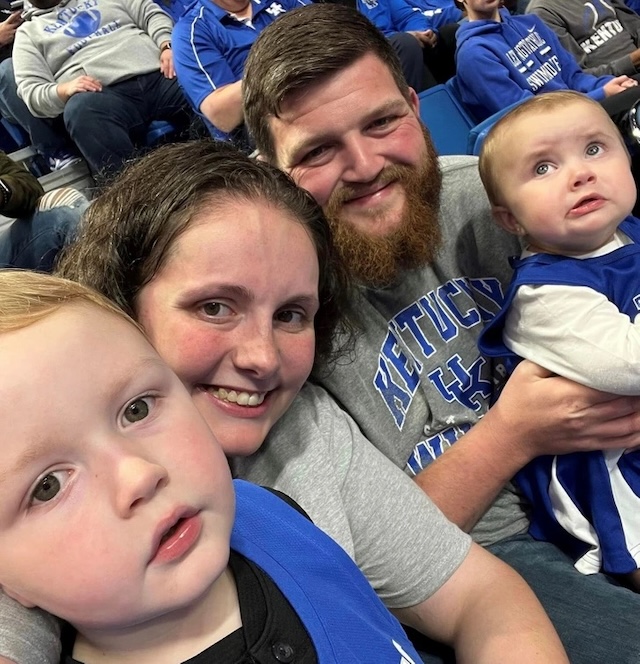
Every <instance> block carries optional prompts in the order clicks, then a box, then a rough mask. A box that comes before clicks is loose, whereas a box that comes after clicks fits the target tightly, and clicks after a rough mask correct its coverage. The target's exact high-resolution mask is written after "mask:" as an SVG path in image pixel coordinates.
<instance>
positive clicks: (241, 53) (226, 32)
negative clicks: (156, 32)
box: [172, 0, 309, 143]
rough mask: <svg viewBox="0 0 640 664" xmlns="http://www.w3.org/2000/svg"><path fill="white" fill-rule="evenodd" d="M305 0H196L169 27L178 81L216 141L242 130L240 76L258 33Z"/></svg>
mask: <svg viewBox="0 0 640 664" xmlns="http://www.w3.org/2000/svg"><path fill="white" fill-rule="evenodd" d="M308 2H309V0H272V1H269V0H267V1H266V2H259V1H258V0H216V1H215V2H213V0H196V2H195V3H194V4H193V6H192V7H191V8H190V9H189V11H187V12H186V13H185V14H184V15H183V16H182V17H181V18H180V19H179V21H178V23H177V24H176V26H175V27H174V29H173V35H172V44H173V58H174V65H175V69H176V74H177V76H178V81H179V83H180V85H181V87H182V90H183V91H184V94H185V96H186V97H187V99H188V100H189V103H190V104H191V106H192V108H193V109H194V110H195V111H196V112H197V113H199V114H200V115H201V116H202V117H203V119H204V121H205V124H206V125H207V128H208V129H209V132H210V133H211V134H212V135H213V136H214V137H216V138H221V139H227V138H236V139H237V140H238V141H239V142H240V143H243V142H245V141H244V136H243V132H242V124H243V113H242V94H241V85H242V72H243V69H244V63H245V60H246V59H247V56H248V55H249V49H250V48H251V45H252V44H253V42H254V41H255V40H256V38H257V37H258V35H259V34H260V32H262V30H263V29H264V28H265V27H266V26H267V25H269V24H270V23H273V21H275V19H276V18H277V17H278V16H279V15H280V14H283V13H285V12H287V11H289V10H291V9H294V8H296V7H300V6H301V5H305V4H308Z"/></svg>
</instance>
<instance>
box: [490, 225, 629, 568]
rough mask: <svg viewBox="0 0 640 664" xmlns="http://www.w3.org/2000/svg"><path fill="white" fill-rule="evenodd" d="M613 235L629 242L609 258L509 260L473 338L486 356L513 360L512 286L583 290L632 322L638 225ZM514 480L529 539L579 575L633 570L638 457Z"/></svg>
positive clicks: (557, 465) (595, 456)
mask: <svg viewBox="0 0 640 664" xmlns="http://www.w3.org/2000/svg"><path fill="white" fill-rule="evenodd" d="M619 228H620V230H621V231H622V232H623V233H624V234H625V235H626V236H627V237H629V238H630V239H631V240H632V244H627V245H625V246H623V247H621V248H619V249H616V250H615V251H612V252H610V253H608V254H605V255H602V256H597V257H594V258H584V259H580V258H571V257H567V256H551V255H549V254H535V255H533V256H529V257H527V258H524V259H517V260H515V261H514V270H515V274H514V277H513V280H512V282H511V284H510V286H509V289H508V291H507V294H506V296H505V303H504V306H503V308H502V309H501V311H500V312H499V313H498V315H497V316H496V317H495V318H494V319H493V320H492V321H491V323H490V324H489V325H488V326H487V327H486V328H485V330H484V331H483V333H482V334H481V336H480V340H479V346H480V349H481V351H482V352H483V353H484V354H485V355H488V356H491V357H499V356H504V357H511V358H512V360H514V361H516V362H517V359H518V358H517V357H516V356H515V355H514V354H513V353H511V351H509V349H508V348H507V347H506V346H505V345H504V343H503V341H502V332H503V329H504V325H505V321H506V316H507V312H508V310H509V307H510V306H511V303H512V302H513V298H514V296H515V293H516V291H517V289H518V287H519V286H522V285H525V284H526V285H544V284H553V285H567V286H586V287H588V288H591V289H593V290H595V291H597V292H599V293H603V294H604V295H605V296H606V297H607V299H609V301H611V302H613V303H614V304H615V305H616V306H617V307H618V309H619V310H620V311H621V312H622V313H625V314H627V315H628V316H629V317H630V318H631V320H634V319H635V318H636V317H637V316H638V313H639V312H640V281H639V279H638V274H639V271H640V221H639V220H638V219H635V218H634V217H628V218H627V219H625V220H624V221H623V222H622V224H621V225H620V227H619ZM516 480H517V482H518V484H519V486H520V488H521V489H522V491H523V492H524V494H525V495H526V497H527V498H528V499H529V500H530V501H531V504H532V514H531V528H530V532H531V534H532V535H533V536H534V537H536V538H538V539H543V540H548V541H551V542H553V543H554V544H556V545H557V546H559V547H560V548H562V549H563V550H564V551H565V552H566V553H567V554H569V555H570V556H572V557H573V559H574V560H575V561H576V563H575V564H576V568H577V569H578V570H580V571H581V572H584V573H585V574H592V573H595V572H599V571H600V570H603V571H605V572H608V573H610V574H625V573H628V572H631V571H633V570H636V569H638V568H639V567H640V520H638V518H637V515H638V511H639V510H640V453H639V452H630V453H626V452H625V450H622V449H619V450H612V451H608V452H600V451H598V452H576V453H574V454H565V455H563V456H557V457H556V456H544V457H539V458H537V459H535V460H534V461H532V462H531V463H530V464H528V465H527V466H526V467H525V468H524V469H523V470H521V471H520V473H518V475H517V476H516Z"/></svg>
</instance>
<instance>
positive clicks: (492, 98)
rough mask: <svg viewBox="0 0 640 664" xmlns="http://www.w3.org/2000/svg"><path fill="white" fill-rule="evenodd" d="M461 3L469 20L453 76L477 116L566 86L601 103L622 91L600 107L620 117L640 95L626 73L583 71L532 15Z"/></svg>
mask: <svg viewBox="0 0 640 664" xmlns="http://www.w3.org/2000/svg"><path fill="white" fill-rule="evenodd" d="M464 6H465V8H466V10H467V15H468V17H469V21H468V22H466V23H463V24H462V25H461V26H460V29H459V30H458V34H457V40H458V49H457V52H456V57H457V81H458V85H459V89H460V93H461V96H462V100H463V102H464V103H465V104H466V105H467V106H468V108H469V109H470V110H471V112H472V113H473V115H474V116H475V118H476V119H477V120H483V119H485V118H487V117H489V116H490V115H492V114H493V113H495V112H497V111H500V110H502V109H503V108H506V107H507V106H509V105H511V104H513V103H516V102H518V101H522V100H524V99H527V98H529V97H531V96H533V95H534V94H540V93H542V92H551V91H553V90H566V89H569V90H575V91H577V92H582V93H584V94H587V95H589V96H590V97H592V98H593V99H595V100H596V101H600V102H604V101H605V99H606V98H613V97H616V96H617V95H619V94H620V93H623V92H624V93H625V96H622V97H620V98H619V99H617V98H616V100H615V101H613V100H612V101H611V102H610V101H609V99H607V100H606V106H605V107H606V110H607V112H608V113H609V115H611V116H612V118H614V120H616V121H617V122H620V121H622V119H623V116H624V115H625V113H626V111H627V110H628V109H629V108H630V106H631V105H632V104H633V102H634V101H636V100H637V99H638V98H639V97H640V88H638V86H637V81H635V80H633V79H631V78H629V77H628V76H619V77H617V78H614V77H613V76H600V77H596V76H593V75H591V74H587V73H585V72H583V71H582V70H581V69H580V67H579V66H578V64H577V63H576V61H575V59H574V58H573V56H572V55H571V54H570V53H569V52H567V51H566V49H564V48H563V47H562V45H561V44H560V42H559V41H558V38H557V37H556V35H555V33H554V32H553V31H552V30H551V29H550V28H548V27H547V26H546V25H545V23H543V21H541V20H540V19H539V18H538V17H537V16H532V15H525V16H511V14H510V13H509V12H508V11H507V10H506V9H499V8H498V4H497V3H491V4H490V5H487V3H486V1H484V0H465V1H464ZM479 71H481V72H482V76H478V72H479ZM630 88H632V90H631V89H630Z"/></svg>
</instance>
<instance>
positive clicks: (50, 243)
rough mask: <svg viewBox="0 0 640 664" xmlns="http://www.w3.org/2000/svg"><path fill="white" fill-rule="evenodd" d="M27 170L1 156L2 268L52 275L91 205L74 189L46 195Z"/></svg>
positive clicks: (0, 245) (0, 154) (0, 235)
mask: <svg viewBox="0 0 640 664" xmlns="http://www.w3.org/2000/svg"><path fill="white" fill-rule="evenodd" d="M43 194H44V191H43V189H42V186H41V185H40V183H39V182H38V180H37V179H36V177H35V176H34V175H32V174H31V173H30V172H29V171H28V170H26V169H25V168H23V167H22V166H21V165H20V164H16V163H15V162H14V161H12V160H11V159H10V158H9V157H8V156H7V155H6V154H4V152H0V215H2V216H4V217H10V218H15V220H14V221H10V220H9V219H6V220H5V222H6V223H5V225H4V227H3V228H2V230H0V267H2V268H5V267H18V268H24V269H31V270H41V271H45V272H49V271H50V270H51V269H52V267H53V263H54V260H55V258H56V256H57V254H58V252H59V251H60V249H61V248H62V247H63V246H64V245H65V243H66V241H67V240H68V239H69V238H70V237H71V236H72V235H73V233H74V231H75V229H76V226H77V225H78V222H79V220H80V216H81V214H82V212H83V211H84V209H85V208H86V207H87V205H88V204H89V203H88V201H87V199H86V198H85V197H84V196H83V195H82V194H80V192H78V191H76V190H75V189H69V188H67V189H59V190H54V191H52V192H50V193H49V194H45V195H44V197H43Z"/></svg>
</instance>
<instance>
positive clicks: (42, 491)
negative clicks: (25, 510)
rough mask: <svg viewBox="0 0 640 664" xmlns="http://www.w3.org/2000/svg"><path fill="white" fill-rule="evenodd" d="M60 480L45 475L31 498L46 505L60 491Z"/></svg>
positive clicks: (51, 475) (50, 475)
mask: <svg viewBox="0 0 640 664" xmlns="http://www.w3.org/2000/svg"><path fill="white" fill-rule="evenodd" d="M60 489H61V486H60V480H58V478H57V477H56V476H55V475H54V474H53V473H49V475H45V476H44V477H43V478H42V479H41V480H40V481H39V482H38V486H37V487H36V488H35V489H34V490H33V493H32V494H31V497H32V498H33V500H36V501H37V502H39V503H46V502H47V501H49V500H52V499H53V498H55V497H56V496H57V495H58V492H59V491H60Z"/></svg>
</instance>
